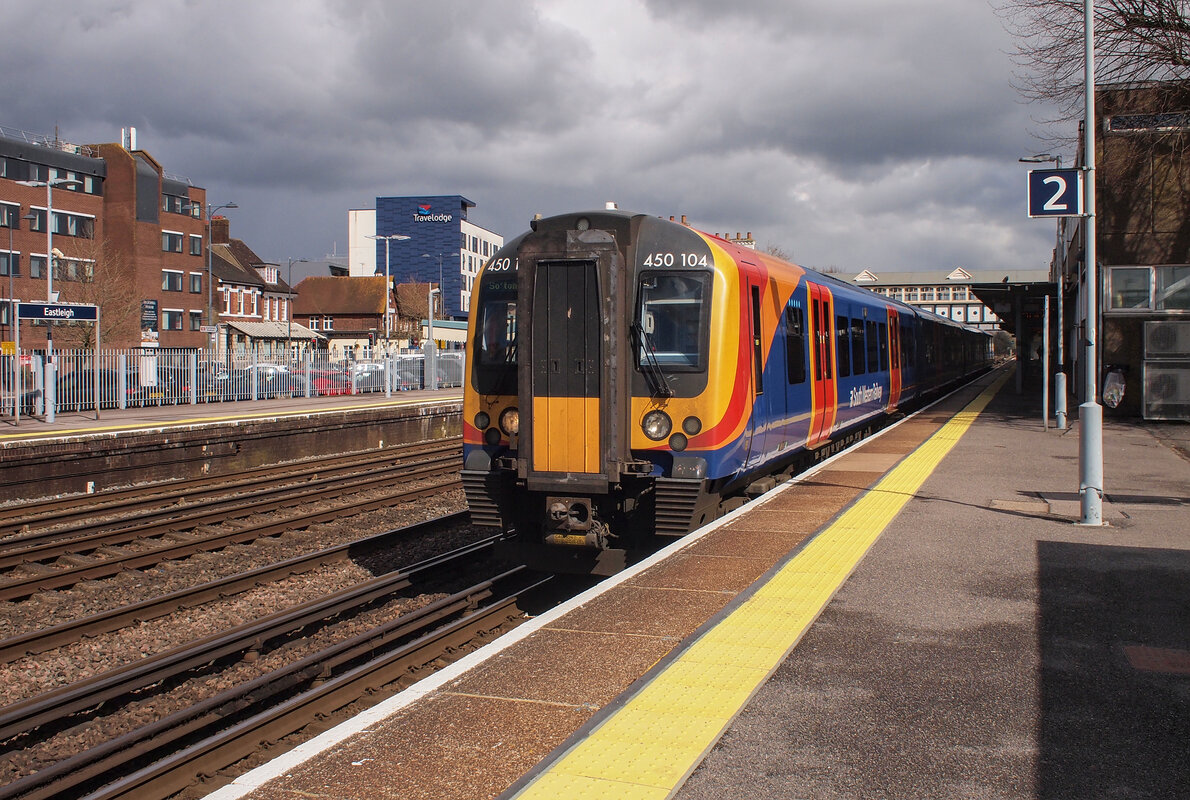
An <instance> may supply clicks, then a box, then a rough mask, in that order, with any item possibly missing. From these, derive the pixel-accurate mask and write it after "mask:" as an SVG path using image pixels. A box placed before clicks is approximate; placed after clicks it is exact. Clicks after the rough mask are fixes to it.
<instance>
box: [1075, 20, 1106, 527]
mask: <svg viewBox="0 0 1190 800" xmlns="http://www.w3.org/2000/svg"><path fill="white" fill-rule="evenodd" d="M1083 8H1084V14H1085V23H1084V24H1085V30H1086V79H1085V81H1084V83H1085V86H1084V91H1085V94H1086V98H1085V100H1086V119H1085V120H1084V121H1083V136H1084V144H1083V149H1084V151H1085V159H1084V168H1085V170H1086V176H1085V178H1086V179H1085V181H1084V183H1085V191H1086V203H1085V205H1086V208H1085V211H1086V215H1087V219H1086V227H1085V229H1084V230H1085V231H1086V247H1085V249H1084V251H1085V253H1086V268H1087V331H1086V335H1087V340H1086V341H1087V345H1086V364H1085V365H1084V367H1085V370H1084V371H1085V375H1086V392H1085V395H1084V402H1083V404H1082V405H1081V406H1080V407H1079V421H1080V423H1081V424H1080V430H1079V437H1078V444H1079V488H1078V491H1079V494H1080V495H1081V497H1082V504H1081V505H1082V518H1081V519H1080V520H1079V524H1081V525H1102V524H1103V407H1102V406H1101V405H1099V402H1098V399H1099V392H1098V382H1099V381H1098V377H1099V376H1098V372H1099V367H1098V363H1099V356H1098V353H1097V351H1096V338H1097V337H1098V327H1099V325H1098V322H1099V271H1098V264H1097V262H1096V253H1095V236H1096V233H1095V27H1094V26H1095V3H1094V0H1083Z"/></svg>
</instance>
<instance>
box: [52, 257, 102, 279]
mask: <svg viewBox="0 0 1190 800" xmlns="http://www.w3.org/2000/svg"><path fill="white" fill-rule="evenodd" d="M94 277H95V262H94V261H90V260H87V259H82V258H58V259H55V260H54V278H55V279H56V280H63V281H90V280H91V279H93V278H94Z"/></svg>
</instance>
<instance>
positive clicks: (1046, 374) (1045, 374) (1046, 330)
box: [1041, 294, 1050, 430]
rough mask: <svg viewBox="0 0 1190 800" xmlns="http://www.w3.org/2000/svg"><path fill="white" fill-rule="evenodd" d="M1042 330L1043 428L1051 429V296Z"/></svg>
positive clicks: (1047, 302) (1046, 305)
mask: <svg viewBox="0 0 1190 800" xmlns="http://www.w3.org/2000/svg"><path fill="white" fill-rule="evenodd" d="M1043 316H1044V320H1043V322H1042V324H1043V327H1042V329H1041V427H1042V429H1043V430H1049V427H1050V296H1049V295H1048V294H1047V295H1046V296H1045V311H1044V313H1043Z"/></svg>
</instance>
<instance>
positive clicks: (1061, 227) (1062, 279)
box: [1017, 153, 1066, 431]
mask: <svg viewBox="0 0 1190 800" xmlns="http://www.w3.org/2000/svg"><path fill="white" fill-rule="evenodd" d="M1017 161H1020V162H1021V163H1022V164H1044V163H1046V162H1049V161H1052V162H1054V166H1055V167H1057V168H1058V169H1062V156H1060V155H1058V156H1053V155H1050V154H1049V153H1038V154H1037V155H1035V156H1029V157H1028V158H1018V159H1017ZM1054 261H1056V262H1057V266H1058V270H1057V272H1058V276H1057V277H1058V368H1057V371H1056V373H1055V374H1054V416H1055V417H1057V418H1058V430H1060V431H1064V430H1066V361H1065V355H1064V353H1063V352H1062V351H1063V350H1064V349H1065V340H1064V339H1063V337H1064V336H1065V331H1064V330H1063V329H1064V328H1065V326H1066V320H1065V313H1064V308H1063V307H1064V306H1065V304H1066V303H1065V300H1066V217H1058V241H1057V244H1055V245H1054ZM1047 380H1048V376H1047Z"/></svg>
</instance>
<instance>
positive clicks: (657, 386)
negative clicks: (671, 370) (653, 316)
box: [632, 322, 674, 397]
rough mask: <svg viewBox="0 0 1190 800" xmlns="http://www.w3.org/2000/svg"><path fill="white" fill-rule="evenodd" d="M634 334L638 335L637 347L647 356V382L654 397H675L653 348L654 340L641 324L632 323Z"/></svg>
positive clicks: (645, 365) (645, 364) (644, 365)
mask: <svg viewBox="0 0 1190 800" xmlns="http://www.w3.org/2000/svg"><path fill="white" fill-rule="evenodd" d="M632 332H633V333H634V334H636V346H637V347H638V348H639V349H640V350H642V351H643V352H644V354H645V363H644V364H643V365H642V366H643V367H644V370H643V372H644V374H645V380H647V381H648V382H649V388H650V389H651V390H652V391H653V396H654V397H673V396H674V390H673V389H671V388H670V386H669V379H668V378H667V377H666V375H665V370H663V369H662V368H661V364H660V363H659V362H658V361H657V351H656V348H654V347H653V342H652V339H650V338H649V334H647V333H645V330H644V328H642V327H641V324H640V323H639V322H634V323H632Z"/></svg>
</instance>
